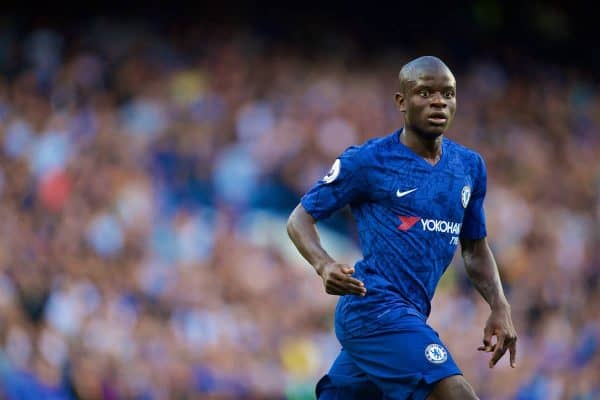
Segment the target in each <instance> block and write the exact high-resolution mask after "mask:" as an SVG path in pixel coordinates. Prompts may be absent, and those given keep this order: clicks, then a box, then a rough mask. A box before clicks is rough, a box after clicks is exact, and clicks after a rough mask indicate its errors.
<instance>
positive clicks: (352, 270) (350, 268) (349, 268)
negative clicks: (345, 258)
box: [342, 265, 354, 275]
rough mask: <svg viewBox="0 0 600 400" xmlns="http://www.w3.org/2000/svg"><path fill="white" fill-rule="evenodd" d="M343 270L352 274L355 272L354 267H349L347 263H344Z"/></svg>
mask: <svg viewBox="0 0 600 400" xmlns="http://www.w3.org/2000/svg"><path fill="white" fill-rule="evenodd" d="M342 272H343V273H345V274H348V275H352V274H353V273H354V267H349V266H347V265H344V266H343V267H342Z"/></svg>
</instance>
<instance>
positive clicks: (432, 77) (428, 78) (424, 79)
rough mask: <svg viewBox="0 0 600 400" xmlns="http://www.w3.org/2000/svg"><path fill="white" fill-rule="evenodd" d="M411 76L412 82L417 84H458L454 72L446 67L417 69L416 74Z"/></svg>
mask: <svg viewBox="0 0 600 400" xmlns="http://www.w3.org/2000/svg"><path fill="white" fill-rule="evenodd" d="M411 78H412V79H410V82H411V83H412V84H414V85H415V86H421V85H428V86H442V87H448V86H450V87H455V86H456V80H455V79H454V75H452V73H451V72H450V71H448V70H446V69H436V70H420V71H415V74H414V75H413V76H412V77H411Z"/></svg>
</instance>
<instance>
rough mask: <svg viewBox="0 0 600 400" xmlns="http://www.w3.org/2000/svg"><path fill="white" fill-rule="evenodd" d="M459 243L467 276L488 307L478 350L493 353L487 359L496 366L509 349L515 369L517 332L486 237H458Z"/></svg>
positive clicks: (511, 362) (511, 363)
mask: <svg viewBox="0 0 600 400" xmlns="http://www.w3.org/2000/svg"><path fill="white" fill-rule="evenodd" d="M460 244H461V248H462V256H463V259H464V261H465V268H466V270H467V274H468V275H469V279H470V280H471V282H472V283H473V285H475V287H476V288H477V290H478V291H479V293H480V294H481V296H483V298H484V299H485V301H486V302H487V303H488V304H489V305H490V308H491V314H490V317H489V318H488V320H487V323H486V326H485V329H484V335H483V346H481V347H479V348H478V350H481V351H487V352H494V354H493V356H492V358H491V360H490V364H489V366H490V368H492V367H493V366H494V365H496V363H497V362H498V360H500V358H502V356H503V355H504V353H506V351H507V350H508V351H509V353H510V366H511V367H513V368H514V367H515V366H516V363H515V360H516V355H517V332H516V331H515V328H514V326H513V323H512V319H511V316H510V305H509V304H508V301H507V300H506V297H505V296H504V290H503V289H502V282H500V275H499V274H498V267H497V266H496V261H495V260H494V256H493V255H492V251H491V249H490V246H489V245H488V242H487V239H486V238H483V239H478V240H470V239H463V238H461V240H460ZM493 336H496V338H497V341H496V343H495V344H492V337H493Z"/></svg>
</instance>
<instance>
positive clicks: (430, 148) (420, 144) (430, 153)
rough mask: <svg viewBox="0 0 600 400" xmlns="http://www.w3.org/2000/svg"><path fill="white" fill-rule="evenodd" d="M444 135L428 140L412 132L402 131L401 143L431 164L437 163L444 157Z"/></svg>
mask: <svg viewBox="0 0 600 400" xmlns="http://www.w3.org/2000/svg"><path fill="white" fill-rule="evenodd" d="M443 138H444V135H439V136H436V137H434V138H428V137H426V136H424V135H421V134H419V133H416V132H414V131H412V130H408V129H402V132H401V133H400V142H402V144H403V145H405V146H406V147H408V148H409V149H411V150H412V151H414V152H415V153H416V154H418V155H420V156H421V157H423V158H424V159H425V161H427V162H429V163H430V164H435V163H437V162H438V161H439V160H440V158H441V156H442V139H443Z"/></svg>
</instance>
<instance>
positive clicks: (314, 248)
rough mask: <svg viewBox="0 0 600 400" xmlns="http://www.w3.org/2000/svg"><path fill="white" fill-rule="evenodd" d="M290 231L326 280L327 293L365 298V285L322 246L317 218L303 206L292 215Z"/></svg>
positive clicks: (289, 220) (299, 247) (304, 255)
mask: <svg viewBox="0 0 600 400" xmlns="http://www.w3.org/2000/svg"><path fill="white" fill-rule="evenodd" d="M287 232H288V235H289V237H290V239H291V240H292V242H293V243H294V245H295V246H296V248H297V249H298V251H299V252H300V254H302V256H303V257H304V258H305V259H306V261H308V262H309V263H310V265H312V266H313V268H314V269H315V271H316V272H317V274H319V276H320V277H321V278H322V279H323V285H324V286H325V291H326V292H327V293H329V294H334V295H340V296H342V295H345V294H354V295H359V296H364V295H365V294H366V289H365V287H364V284H363V283H362V282H361V281H359V280H358V279H355V278H353V277H352V274H353V273H354V268H353V267H350V266H348V265H346V264H340V263H337V262H336V261H335V260H334V259H333V258H332V257H331V256H330V255H329V254H328V253H327V252H326V251H325V249H323V247H322V246H321V240H320V238H319V233H318V231H317V227H316V221H315V219H314V218H313V217H312V216H311V215H310V214H309V213H308V212H306V210H305V209H304V207H302V204H299V205H298V206H297V207H296V208H295V209H294V211H292V213H291V214H290V217H289V218H288V222H287Z"/></svg>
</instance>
